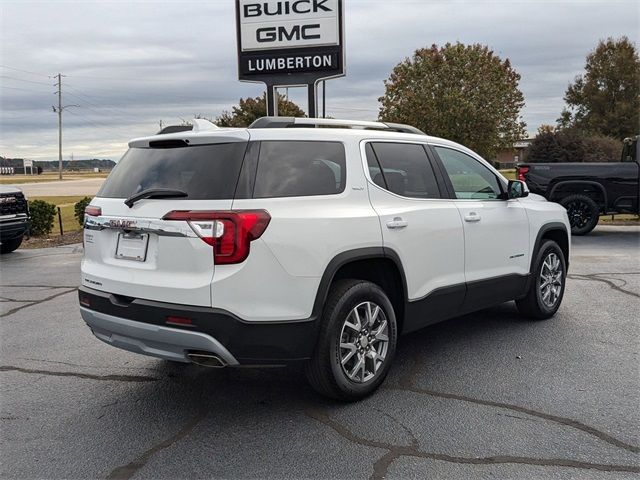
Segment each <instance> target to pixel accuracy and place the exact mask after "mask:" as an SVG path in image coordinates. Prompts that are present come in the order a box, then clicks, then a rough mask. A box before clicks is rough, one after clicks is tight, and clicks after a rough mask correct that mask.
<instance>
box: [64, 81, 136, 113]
mask: <svg viewBox="0 0 640 480" xmlns="http://www.w3.org/2000/svg"><path fill="white" fill-rule="evenodd" d="M67 86H68V85H67ZM69 88H72V89H73V91H74V92H76V93H77V95H76V94H73V93H69V92H67V95H71V96H72V97H74V98H77V99H78V100H80V101H82V102H86V103H88V104H89V105H93V106H94V107H96V108H104V109H106V110H111V111H112V112H115V113H116V114H118V112H119V113H120V115H118V116H121V117H122V118H127V119H129V118H130V117H131V116H130V115H129V114H128V113H126V112H124V111H122V110H119V109H117V108H114V107H109V106H107V105H104V104H101V103H99V102H97V100H93V101H90V100H88V99H89V98H91V99H93V97H90V96H89V95H86V94H84V93H82V92H80V90H78V89H77V88H74V87H69Z"/></svg>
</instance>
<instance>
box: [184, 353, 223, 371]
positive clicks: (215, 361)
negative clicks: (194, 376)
mask: <svg viewBox="0 0 640 480" xmlns="http://www.w3.org/2000/svg"><path fill="white" fill-rule="evenodd" d="M187 358H188V359H189V360H191V362H192V363H195V364H196V365H200V366H201V367H208V368H224V367H226V366H227V364H226V363H225V361H224V360H222V359H221V358H220V357H219V356H217V355H215V354H213V353H207V352H197V353H195V352H189V353H187Z"/></svg>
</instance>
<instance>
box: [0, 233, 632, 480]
mask: <svg viewBox="0 0 640 480" xmlns="http://www.w3.org/2000/svg"><path fill="white" fill-rule="evenodd" d="M81 255H82V250H81V247H80V246H68V247H59V248H55V249H47V250H19V251H17V252H16V253H14V254H11V255H8V256H4V257H3V258H2V260H1V261H0V276H1V279H0V284H1V285H2V287H1V289H0V297H2V298H1V299H0V300H1V301H0V307H1V309H2V311H1V315H0V316H1V317H2V318H0V325H1V329H2V330H1V337H0V338H1V340H0V345H1V348H0V379H1V382H2V390H1V405H0V407H1V408H0V409H1V412H0V422H1V423H0V426H1V430H0V440H1V441H0V445H1V446H0V452H1V456H2V465H1V467H0V476H1V477H2V478H114V479H115V478H205V477H206V478H242V479H244V478H256V479H258V478H445V479H446V478H475V479H484V478H519V479H520V478H536V479H539V478H554V479H556V478H557V479H569V478H580V479H596V478H604V479H619V478H638V474H640V448H639V445H640V439H639V431H640V428H639V426H640V409H639V408H638V405H640V388H639V387H640V367H639V366H640V361H639V358H638V350H639V344H640V340H639V339H640V335H639V334H640V324H639V322H638V320H639V318H640V227H599V228H598V229H597V230H596V231H595V232H594V233H593V234H592V235H590V236H587V237H582V238H574V247H573V253H572V258H571V267H570V278H569V281H568V286H567V292H566V295H565V299H564V303H563V305H562V307H561V309H560V311H559V313H558V314H557V316H556V317H555V318H554V319H552V320H550V321H547V322H541V323H535V322H527V321H523V320H520V319H519V318H518V316H517V312H516V310H515V306H514V305H513V304H505V305H502V306H500V307H497V308H493V309H490V310H486V311H484V312H481V313H479V314H473V315H468V316H465V317H461V318H458V319H454V320H451V321H449V322H446V323H443V324H440V325H436V326H433V327H430V328H428V329H425V330H423V331H421V332H418V333H417V334H413V335H411V336H409V337H405V338H403V339H402V342H401V345H400V347H399V353H398V356H397V358H396V361H395V366H394V368H393V369H392V371H391V374H390V376H389V377H388V378H387V382H386V383H385V386H384V388H383V389H381V390H380V391H379V392H378V393H376V394H375V395H374V396H372V397H370V398H368V399H366V400H365V401H362V402H360V403H355V404H340V403H336V402H330V401H327V400H324V399H322V398H320V397H318V396H317V395H316V394H315V393H314V392H313V391H312V390H311V389H310V388H309V387H308V386H307V385H306V383H305V382H304V377H303V375H302V374H301V372H300V371H298V370H296V369H260V370H256V369H225V370H211V369H205V368H201V367H197V366H175V365H171V364H168V363H167V362H164V361H161V360H156V359H153V358H148V357H143V356H138V355H135V354H130V353H128V352H124V351H120V350H116V349H114V348H111V347H109V346H107V345H104V344H102V343H101V342H99V341H98V340H97V339H95V338H94V337H93V336H92V335H91V333H90V331H89V329H88V328H87V327H85V325H84V324H83V322H82V319H81V318H80V315H79V313H78V308H77V297H76V292H75V289H76V286H77V285H78V283H79V263H80V258H81Z"/></svg>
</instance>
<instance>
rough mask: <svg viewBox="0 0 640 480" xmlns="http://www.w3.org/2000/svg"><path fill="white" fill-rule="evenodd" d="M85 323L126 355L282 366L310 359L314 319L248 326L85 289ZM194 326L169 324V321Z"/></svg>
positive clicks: (219, 315)
mask: <svg viewBox="0 0 640 480" xmlns="http://www.w3.org/2000/svg"><path fill="white" fill-rule="evenodd" d="M78 294H79V298H80V302H81V306H80V311H81V314H82V318H83V319H84V321H85V322H86V323H87V325H88V326H89V327H90V328H91V329H92V331H93V333H94V334H95V335H96V337H98V338H99V339H100V340H103V341H105V342H107V343H109V344H111V345H113V346H115V347H119V348H122V349H125V350H129V351H133V352H136V353H141V354H144V355H151V356H155V357H160V358H165V359H168V360H175V361H183V362H189V360H188V358H187V357H186V353H187V352H188V351H192V350H196V351H205V352H211V353H214V354H216V355H218V356H219V357H220V358H222V359H223V360H224V361H225V362H226V363H227V364H228V365H282V364H287V363H292V362H296V361H301V360H307V359H308V358H310V357H311V354H312V352H313V348H314V347H315V342H316V335H317V322H316V321H315V318H310V319H305V320H300V321H286V322H246V321H244V320H242V319H240V318H238V317H236V316H234V315H233V314H231V313H229V312H227V311H224V310H220V309H215V308H206V307H190V306H184V305H175V304H171V303H164V302H156V301H150V300H143V299H138V298H129V297H122V296H120V295H113V294H110V293H107V292H101V291H98V290H94V289H90V288H87V287H80V289H79V292H78ZM169 316H173V317H181V318H188V319H190V320H191V325H185V326H177V325H174V324H167V317H169Z"/></svg>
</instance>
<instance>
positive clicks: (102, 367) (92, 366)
mask: <svg viewBox="0 0 640 480" xmlns="http://www.w3.org/2000/svg"><path fill="white" fill-rule="evenodd" d="M14 358H15V359H16V360H27V361H29V362H40V363H54V364H56V365H69V366H70V367H79V368H94V369H98V370H101V369H102V370H111V369H112V368H113V367H112V366H100V365H87V364H84V363H71V362H60V361H57V360H45V359H42V358H30V357H14ZM118 369H120V370H123V369H124V370H135V371H138V372H139V371H141V370H148V371H151V372H156V371H157V369H154V368H148V367H125V366H123V365H118Z"/></svg>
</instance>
